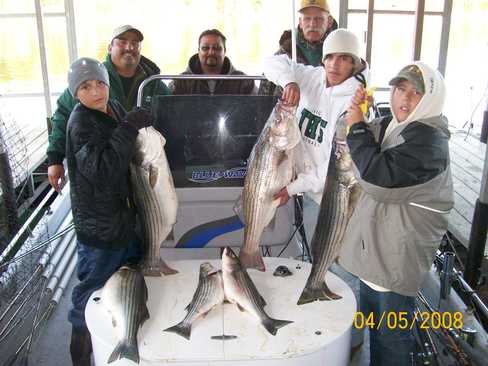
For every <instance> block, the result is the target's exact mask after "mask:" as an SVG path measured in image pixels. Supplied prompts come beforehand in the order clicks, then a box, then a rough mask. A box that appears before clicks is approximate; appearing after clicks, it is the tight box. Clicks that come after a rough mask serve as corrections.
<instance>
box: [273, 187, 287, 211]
mask: <svg viewBox="0 0 488 366" xmlns="http://www.w3.org/2000/svg"><path fill="white" fill-rule="evenodd" d="M273 199H275V200H277V199H279V200H280V203H279V205H278V207H280V206H283V205H285V204H286V203H287V202H288V200H289V199H290V195H289V194H288V190H287V189H286V187H283V188H281V189H280V190H279V191H278V193H276V194H275V195H274V196H273Z"/></svg>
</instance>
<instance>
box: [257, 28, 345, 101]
mask: <svg viewBox="0 0 488 366" xmlns="http://www.w3.org/2000/svg"><path fill="white" fill-rule="evenodd" d="M336 29H337V22H336V21H335V19H333V23H332V26H331V27H330V28H329V29H327V30H326V31H325V34H324V36H323V37H322V39H321V40H320V41H318V42H314V43H311V42H308V41H307V40H306V39H305V37H304V35H303V31H302V29H301V28H300V27H298V30H297V63H299V64H304V65H312V66H320V65H321V64H322V47H323V44H324V40H325V39H326V38H327V36H328V35H329V34H330V32H332V31H334V30H336ZM291 35H292V33H291V30H286V31H284V32H283V34H282V35H281V37H280V42H279V43H280V48H279V49H278V51H276V53H275V55H283V54H287V55H288V57H289V58H291V56H292V55H291V54H292V48H291V47H292V39H291ZM282 92H283V89H282V88H281V87H280V86H277V85H276V84H273V83H272V82H271V81H267V80H266V81H262V82H261V84H260V85H259V92H258V94H260V95H278V96H281V93H282Z"/></svg>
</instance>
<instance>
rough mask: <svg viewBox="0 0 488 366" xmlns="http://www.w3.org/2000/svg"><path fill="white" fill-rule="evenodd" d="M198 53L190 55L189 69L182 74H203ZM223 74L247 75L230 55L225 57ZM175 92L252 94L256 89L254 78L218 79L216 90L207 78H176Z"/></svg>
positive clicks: (173, 85)
mask: <svg viewBox="0 0 488 366" xmlns="http://www.w3.org/2000/svg"><path fill="white" fill-rule="evenodd" d="M202 74H203V70H202V66H201V65H200V60H199V58H198V54H195V55H193V56H192V57H190V60H189V61H188V67H187V69H186V70H185V71H184V72H183V73H182V75H202ZM221 75H245V74H244V73H243V72H242V71H239V70H236V69H235V68H234V66H233V65H232V63H231V62H230V60H229V58H228V57H225V58H224V64H223V65H222V72H221ZM170 88H171V90H172V92H173V94H175V95H178V94H180V95H181V94H207V95H208V94H214V95H219V94H251V93H252V92H253V90H254V80H217V81H216V84H215V90H214V91H213V93H212V91H211V90H210V88H209V85H208V82H207V80H175V81H174V82H172V83H171V84H170Z"/></svg>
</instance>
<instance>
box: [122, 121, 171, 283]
mask: <svg viewBox="0 0 488 366" xmlns="http://www.w3.org/2000/svg"><path fill="white" fill-rule="evenodd" d="M165 144H166V139H165V138H164V137H163V135H161V134H160V133H159V132H158V131H157V130H156V129H155V128H154V127H152V126H150V127H147V128H143V129H140V130H139V135H138V136H137V140H136V153H135V155H134V159H133V161H132V163H131V165H130V166H131V181H132V188H133V191H134V196H135V202H136V205H137V211H138V215H139V218H140V223H141V227H142V231H143V242H144V248H145V254H144V267H143V272H144V275H146V276H161V273H164V274H173V273H176V272H177V271H176V270H174V269H172V268H170V267H169V266H168V265H167V264H166V263H165V262H164V261H163V260H162V259H161V256H160V248H161V244H162V243H163V241H164V240H166V238H167V236H168V235H169V233H170V232H171V230H172V229H173V226H174V224H175V223H176V213H177V210H178V198H177V197H176V191H175V187H174V183H173V176H172V175H171V170H170V168H169V164H168V160H167V158H166V153H165V152H164V145H165Z"/></svg>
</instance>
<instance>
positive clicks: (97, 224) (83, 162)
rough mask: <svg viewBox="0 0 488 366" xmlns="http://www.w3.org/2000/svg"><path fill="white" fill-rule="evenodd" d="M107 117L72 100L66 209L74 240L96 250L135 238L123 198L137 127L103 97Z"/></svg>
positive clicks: (129, 209) (128, 207)
mask: <svg viewBox="0 0 488 366" xmlns="http://www.w3.org/2000/svg"><path fill="white" fill-rule="evenodd" d="M109 108H110V109H111V110H112V111H113V117H111V116H109V115H108V114H105V113H102V112H100V111H96V110H93V109H89V108H87V107H85V106H84V105H82V104H81V103H79V104H77V105H76V107H75V108H74V109H73V111H72V112H71V115H70V118H69V121H68V129H67V143H66V159H67V162H68V173H69V179H70V195H71V209H72V212H73V221H74V224H75V230H76V235H77V238H78V240H79V241H80V242H81V243H83V244H85V245H88V246H94V247H97V248H102V249H120V248H123V247H125V246H126V245H128V244H129V243H130V242H131V241H133V240H135V233H134V226H135V210H134V209H133V208H132V207H131V206H132V205H131V204H130V200H129V197H130V195H129V162H130V161H131V159H132V156H133V154H134V149H135V141H136V137H137V134H138V132H137V130H135V129H134V128H133V127H131V126H129V125H128V124H127V123H121V121H122V120H123V118H124V117H125V111H124V109H123V107H122V106H121V105H120V104H119V103H118V102H117V101H109Z"/></svg>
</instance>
